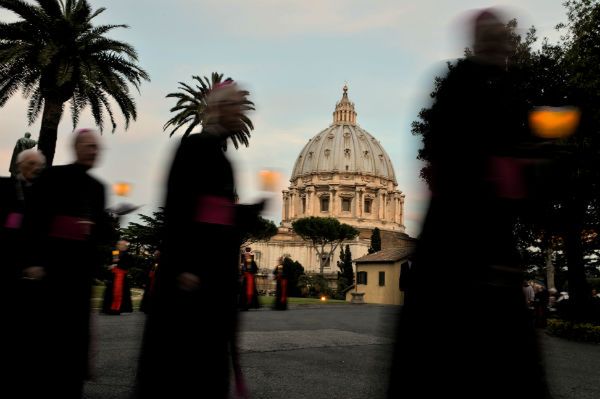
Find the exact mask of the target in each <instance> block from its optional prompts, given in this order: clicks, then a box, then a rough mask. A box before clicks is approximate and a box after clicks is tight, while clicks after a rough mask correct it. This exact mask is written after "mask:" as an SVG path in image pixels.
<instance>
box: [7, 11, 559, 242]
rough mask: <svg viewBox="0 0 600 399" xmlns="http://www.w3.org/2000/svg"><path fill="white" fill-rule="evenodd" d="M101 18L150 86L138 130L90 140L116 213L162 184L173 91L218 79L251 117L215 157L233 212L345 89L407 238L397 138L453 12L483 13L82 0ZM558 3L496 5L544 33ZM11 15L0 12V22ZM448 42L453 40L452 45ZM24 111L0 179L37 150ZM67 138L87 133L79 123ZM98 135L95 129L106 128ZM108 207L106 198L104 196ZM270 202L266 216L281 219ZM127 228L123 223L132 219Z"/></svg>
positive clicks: (413, 201)
mask: <svg viewBox="0 0 600 399" xmlns="http://www.w3.org/2000/svg"><path fill="white" fill-rule="evenodd" d="M90 3H91V4H92V6H93V7H94V8H99V7H106V8H107V10H106V11H105V12H104V13H103V14H101V15H100V17H98V20H97V23H103V24H106V23H125V24H128V25H129V26H130V28H129V29H116V30H114V31H113V32H111V34H110V35H111V37H114V38H116V39H119V40H123V41H126V42H129V43H130V44H132V45H133V46H134V47H135V48H136V49H137V50H138V53H139V59H140V64H141V66H142V67H143V68H145V69H146V70H147V71H148V72H149V73H150V75H151V78H152V82H150V83H144V84H143V85H142V87H141V95H137V94H136V95H135V99H136V102H137V104H138V120H137V121H136V122H133V123H132V124H131V126H130V128H129V130H128V131H124V130H123V126H124V124H123V123H122V121H121V120H119V121H118V123H119V128H118V130H117V132H116V133H115V134H111V133H110V131H106V132H105V135H104V140H103V142H104V145H105V147H106V151H105V154H104V155H103V159H102V162H101V165H100V166H99V168H97V169H96V170H95V171H94V174H95V175H97V176H98V177H99V178H101V179H102V180H103V181H104V182H106V183H107V184H112V183H115V182H117V181H129V182H131V183H133V185H134V186H133V192H132V194H131V197H130V198H128V199H127V200H128V201H131V202H133V203H136V204H145V206H144V207H143V208H142V209H141V211H142V213H145V214H149V213H151V212H152V211H153V210H154V209H155V208H156V207H157V206H159V205H161V204H162V201H163V196H164V189H163V188H164V184H165V176H166V173H167V169H168V166H169V162H170V160H171V158H172V156H173V152H174V149H175V146H176V145H177V142H178V138H177V137H173V138H169V135H168V133H167V132H163V130H162V127H163V125H164V123H165V122H166V121H167V120H168V119H169V118H170V113H169V109H170V108H171V107H172V106H173V105H174V103H175V102H174V100H173V99H167V98H165V95H166V94H167V93H170V92H173V91H177V87H178V82H180V81H183V82H187V83H190V82H191V76H192V75H200V76H205V75H206V76H208V75H210V73H211V72H213V71H220V72H223V73H225V74H226V75H227V76H232V77H234V78H235V79H238V80H240V81H241V82H242V83H243V84H245V85H246V86H247V87H248V88H249V90H250V91H251V93H252V94H251V97H252V100H253V101H254V102H255V103H256V107H257V111H256V112H255V113H254V114H253V115H252V118H253V121H254V123H255V126H256V130H255V131H254V133H253V137H252V139H251V144H250V147H249V148H241V149H240V150H239V151H234V150H233V148H231V149H230V150H229V151H228V153H229V156H230V157H231V158H232V159H233V160H234V162H235V166H236V170H237V177H236V179H237V182H238V186H239V189H238V191H239V192H240V195H241V199H242V201H252V200H254V199H255V198H257V197H259V196H261V195H263V194H265V193H261V192H260V191H259V188H258V181H257V174H258V172H259V171H260V170H261V169H262V168H264V167H273V168H277V169H279V170H281V171H282V173H283V175H284V178H283V181H284V183H285V184H288V181H287V180H288V179H289V174H290V173H291V170H292V168H293V164H294V162H295V160H296V157H297V156H298V154H299V153H300V151H301V149H302V147H303V146H304V144H306V142H307V141H308V139H309V138H311V137H313V136H314V135H315V134H317V133H318V132H319V131H321V130H322V129H324V128H326V127H327V126H328V125H329V124H330V123H331V113H332V112H333V109H334V106H335V102H336V101H338V100H339V99H340V97H341V87H342V86H343V84H344V83H345V82H346V81H347V82H348V84H349V86H350V92H349V93H350V98H351V99H352V101H354V102H355V104H356V108H357V112H358V123H359V124H360V125H361V127H363V128H364V129H366V130H367V131H369V132H370V133H372V134H373V135H374V136H375V137H376V138H377V139H378V140H379V141H380V142H381V143H382V144H383V145H384V147H385V148H386V151H387V152H388V154H389V156H390V158H391V159H392V162H393V164H394V167H395V170H396V176H397V179H398V184H399V186H398V188H399V189H400V190H402V191H403V192H404V193H405V194H406V224H407V228H408V232H409V233H410V234H411V235H417V234H418V232H419V230H420V223H421V220H422V216H423V214H424V212H425V210H426V206H427V201H428V193H427V189H426V187H425V185H424V184H423V182H422V181H421V180H420V178H419V169H420V168H421V164H420V162H419V161H417V160H416V159H415V157H416V153H417V150H418V148H419V147H420V142H419V140H418V138H416V137H414V136H412V135H411V133H410V124H411V122H412V121H413V120H415V119H416V117H417V114H418V111H419V109H420V108H421V107H422V106H425V105H427V104H428V102H429V99H428V94H429V92H430V91H431V89H432V86H433V77H434V75H435V74H438V73H440V71H441V72H443V67H442V66H443V61H444V60H445V59H448V58H455V57H459V56H461V53H462V49H463V48H464V46H465V45H467V44H468V43H465V37H464V34H461V33H460V32H459V27H460V25H461V24H463V23H462V22H461V17H460V15H463V12H464V11H465V10H469V9H474V8H481V7H485V6H488V5H489V4H488V3H486V2H481V1H477V0H446V1H438V0H422V1H419V2H398V1H397V0H380V1H361V0H288V1H279V0H254V1H246V0H229V1H219V0H172V1H170V2H168V3H165V2H164V1H163V0H143V1H142V0H129V1H122V0H118V1H117V0H90ZM559 3H560V2H548V1H547V0H524V1H522V0H521V1H517V0H509V1H504V2H503V4H506V5H509V6H513V7H514V8H515V9H517V10H520V12H519V16H521V15H523V19H521V20H522V21H523V24H522V26H523V27H526V26H529V25H531V24H534V25H536V26H537V27H538V28H539V31H540V32H541V33H540V36H544V35H549V34H553V31H552V27H553V26H554V25H555V24H556V23H558V22H560V21H563V20H564V10H563V8H562V6H561V5H560V4H559ZM9 19H13V20H14V16H13V15H11V14H10V13H8V12H6V11H2V10H0V21H7V20H9ZM461 35H462V36H461ZM26 104H27V102H26V101H25V100H24V99H23V98H22V97H21V96H20V95H16V96H14V98H12V99H11V100H10V101H9V102H8V103H7V104H6V105H5V106H4V107H2V108H0V121H2V122H1V125H0V126H1V127H2V133H1V134H0V174H7V173H8V162H9V160H10V154H11V153H12V148H13V146H14V143H15V141H16V140H17V139H18V138H19V137H21V136H22V135H23V133H24V132H25V131H27V130H29V131H31V132H32V133H33V136H34V138H37V134H38V132H39V121H38V122H37V123H36V124H34V125H33V126H31V127H28V126H27V125H26ZM79 125H80V127H84V126H92V125H93V120H92V118H91V117H90V115H89V112H86V113H85V114H84V116H83V117H82V119H81V122H80V124H79ZM107 127H108V126H107ZM71 130H72V126H71V122H70V117H69V115H68V114H67V115H65V116H63V119H62V121H61V124H60V126H59V141H58V143H57V155H56V162H55V163H56V164H61V163H66V162H70V161H71V151H70V141H69V133H70V132H71ZM109 200H110V202H111V203H114V202H116V201H118V200H119V198H115V197H114V196H113V195H110V196H109ZM280 208H281V198H280V196H277V197H276V198H274V199H273V205H272V207H271V208H270V210H269V212H270V215H269V216H271V217H272V218H273V219H275V220H276V221H279V220H280V218H281V209H280ZM134 218H135V217H134V216H130V217H129V218H128V220H132V219H134Z"/></svg>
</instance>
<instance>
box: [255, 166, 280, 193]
mask: <svg viewBox="0 0 600 399" xmlns="http://www.w3.org/2000/svg"><path fill="white" fill-rule="evenodd" d="M259 179H260V185H261V190H264V191H272V192H276V191H278V190H279V181H280V179H281V173H279V172H276V171H274V170H261V171H260V173H259Z"/></svg>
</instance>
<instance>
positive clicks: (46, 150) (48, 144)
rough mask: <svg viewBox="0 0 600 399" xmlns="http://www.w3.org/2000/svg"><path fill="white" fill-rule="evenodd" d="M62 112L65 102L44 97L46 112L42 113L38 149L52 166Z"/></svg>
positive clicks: (47, 163)
mask: <svg viewBox="0 0 600 399" xmlns="http://www.w3.org/2000/svg"><path fill="white" fill-rule="evenodd" d="M62 113H63V102H61V101H60V100H58V99H56V98H53V97H46V98H44V112H43V114H42V126H41V127H40V137H39V139H38V149H39V150H40V151H41V152H42V153H43V154H44V155H45V156H46V165H47V166H52V162H53V161H54V152H55V151H56V139H57V133H58V124H59V123H60V118H61V117H62Z"/></svg>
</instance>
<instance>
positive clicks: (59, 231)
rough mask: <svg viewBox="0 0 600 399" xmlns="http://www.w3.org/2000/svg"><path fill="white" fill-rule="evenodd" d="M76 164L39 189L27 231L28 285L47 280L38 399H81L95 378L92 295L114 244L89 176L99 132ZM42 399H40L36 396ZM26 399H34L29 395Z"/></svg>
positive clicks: (51, 173)
mask: <svg viewBox="0 0 600 399" xmlns="http://www.w3.org/2000/svg"><path fill="white" fill-rule="evenodd" d="M73 149H74V152H75V158H76V159H75V162H74V163H72V164H70V165H62V166H54V167H51V168H48V169H46V170H44V172H43V173H42V174H41V175H40V177H39V179H38V181H37V182H36V184H35V185H34V186H33V192H32V204H31V212H30V213H28V215H27V218H26V219H25V228H26V229H27V232H28V234H29V235H30V238H31V240H32V241H31V248H32V250H30V251H27V254H26V258H27V264H28V267H27V268H26V269H25V270H24V274H25V276H26V277H27V278H30V279H38V280H41V283H42V287H43V291H44V300H43V303H41V304H40V307H42V308H43V309H44V313H45V317H44V318H42V320H40V322H41V323H42V328H40V330H39V331H38V336H37V339H38V340H37V341H36V342H33V343H32V345H35V347H36V348H37V349H38V351H37V355H38V356H37V358H32V359H29V361H30V364H31V365H32V366H35V367H38V369H35V367H32V370H31V371H30V375H29V376H28V377H29V381H30V383H29V384H26V385H25V386H23V389H24V390H25V389H31V390H33V391H35V392H33V393H31V396H32V397H48V398H50V397H52V398H61V399H71V398H72V399H80V398H81V395H82V389H83V382H84V380H85V379H86V378H87V377H88V375H89V371H90V370H89V367H88V366H89V358H88V355H89V337H90V296H91V288H92V280H93V277H94V276H96V275H97V272H98V270H99V268H100V263H101V262H100V256H99V246H100V244H105V243H106V242H107V241H108V239H109V237H110V223H109V217H108V215H107V214H106V213H105V190H104V185H103V184H102V183H101V182H99V181H98V180H97V179H96V178H94V177H92V176H91V175H90V174H89V173H88V171H89V170H90V169H91V168H93V167H94V166H95V165H96V162H97V159H98V156H99V154H100V138H99V134H98V133H97V131H96V130H93V129H79V130H77V131H75V134H74V139H73ZM36 395H37V396H36ZM24 397H28V396H27V395H25V394H24Z"/></svg>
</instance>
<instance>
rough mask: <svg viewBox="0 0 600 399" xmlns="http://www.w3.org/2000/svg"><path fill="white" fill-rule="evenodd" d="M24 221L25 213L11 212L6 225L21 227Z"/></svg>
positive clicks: (14, 227)
mask: <svg viewBox="0 0 600 399" xmlns="http://www.w3.org/2000/svg"><path fill="white" fill-rule="evenodd" d="M22 222H23V214H22V213H18V212H11V213H9V214H8V216H7V217H6V222H5V223H4V227H5V228H7V229H20V228H21V224H22Z"/></svg>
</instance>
